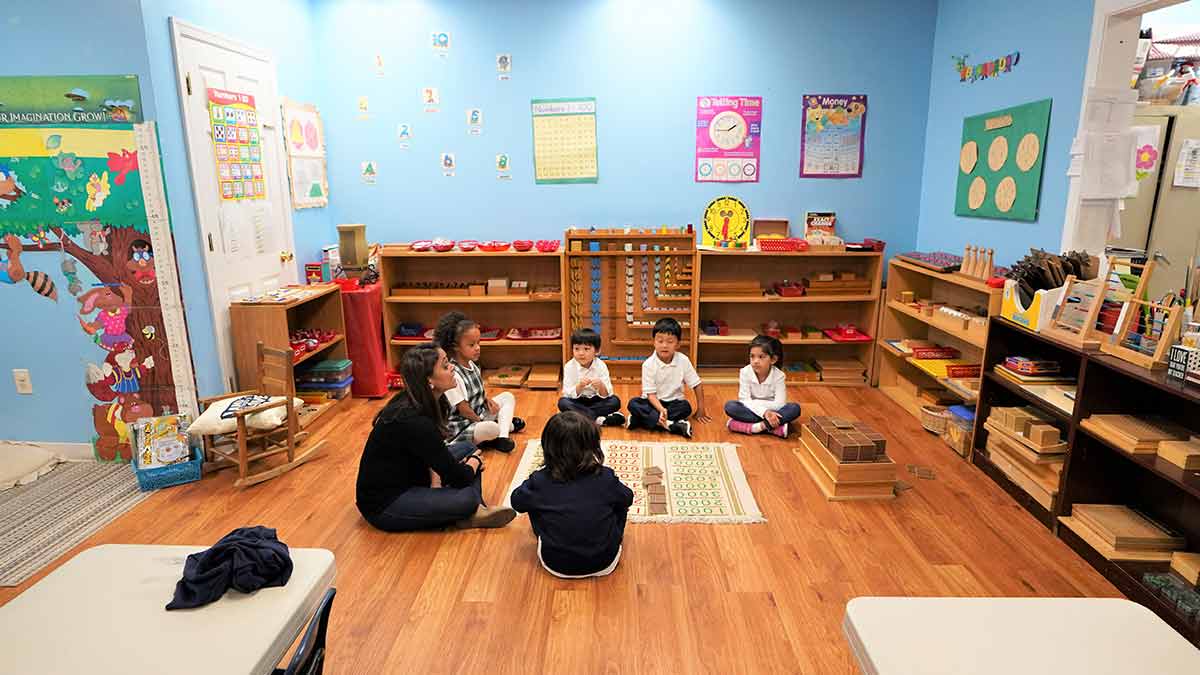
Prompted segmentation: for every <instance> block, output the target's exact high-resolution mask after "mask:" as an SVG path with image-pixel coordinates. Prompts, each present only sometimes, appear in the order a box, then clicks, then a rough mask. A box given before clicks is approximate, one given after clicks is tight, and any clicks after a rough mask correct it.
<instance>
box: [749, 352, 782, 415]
mask: <svg viewBox="0 0 1200 675" xmlns="http://www.w3.org/2000/svg"><path fill="white" fill-rule="evenodd" d="M738 400H739V401H741V402H742V405H744V406H746V407H747V408H749V409H751V410H753V411H754V414H756V415H758V416H759V417H762V415H763V413H765V412H767V411H768V410H778V409H780V408H782V407H783V405H784V404H785V403H787V376H786V375H784V374H783V371H782V370H780V369H778V368H776V367H775V366H771V372H769V373H767V379H766V380H765V381H763V382H759V381H758V375H756V374H755V373H754V368H753V367H752V366H750V365H749V364H747V365H746V366H745V367H743V368H742V369H741V371H739V372H738Z"/></svg>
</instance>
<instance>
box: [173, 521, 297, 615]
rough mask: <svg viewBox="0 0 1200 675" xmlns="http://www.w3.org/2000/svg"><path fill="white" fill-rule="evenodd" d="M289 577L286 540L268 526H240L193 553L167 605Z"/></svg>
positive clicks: (198, 602) (186, 604)
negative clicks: (284, 541) (212, 543)
mask: <svg viewBox="0 0 1200 675" xmlns="http://www.w3.org/2000/svg"><path fill="white" fill-rule="evenodd" d="M291 577H292V556H291V554H290V553H289V552H288V547H287V544H285V543H283V542H282V541H279V539H277V538H276V537H275V530H274V529H272V528H269V527H262V526H257V527H240V528H238V529H236V530H234V531H233V532H230V533H229V534H227V535H225V536H224V537H221V540H220V541H218V542H217V543H216V544H214V545H213V547H212V548H210V549H207V550H204V551H200V552H199V553H193V554H191V555H189V556H188V557H187V562H185V563H184V565H183V578H182V579H180V580H179V583H177V584H175V598H174V599H173V600H171V603H170V604H169V605H167V609H191V608H193V607H201V606H203V605H207V604H208V603H210V602H214V601H216V600H219V599H220V598H221V596H222V595H225V591H227V590H229V589H230V588H233V589H236V590H239V591H241V592H243V593H252V592H254V591H257V590H258V589H260V588H267V587H268V586H283V585H285V584H287V582H288V579H290V578H291Z"/></svg>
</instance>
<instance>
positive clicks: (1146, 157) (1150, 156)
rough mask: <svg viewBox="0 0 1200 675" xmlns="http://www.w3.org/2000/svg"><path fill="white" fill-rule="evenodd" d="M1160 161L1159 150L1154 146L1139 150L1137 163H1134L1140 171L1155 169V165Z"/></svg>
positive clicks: (1143, 147) (1145, 146) (1146, 146)
mask: <svg viewBox="0 0 1200 675" xmlns="http://www.w3.org/2000/svg"><path fill="white" fill-rule="evenodd" d="M1157 161H1158V150H1156V149H1154V146H1153V145H1143V146H1142V147H1140V148H1138V151H1137V161H1136V162H1135V163H1134V166H1136V167H1137V168H1139V169H1153V168H1154V163H1155V162H1157Z"/></svg>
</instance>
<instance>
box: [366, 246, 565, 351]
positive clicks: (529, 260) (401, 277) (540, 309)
mask: <svg viewBox="0 0 1200 675" xmlns="http://www.w3.org/2000/svg"><path fill="white" fill-rule="evenodd" d="M564 260H565V259H564V255H563V253H562V252H561V251H556V252H554V253H541V252H538V251H524V252H521V251H513V250H508V251H501V252H488V251H478V250H476V251H467V252H463V251H458V250H455V251H447V252H445V253H438V252H436V251H424V252H414V251H411V250H407V249H402V248H399V247H397V246H384V247H383V249H382V250H381V252H380V257H379V263H380V270H379V274H380V280H381V283H382V284H383V291H384V297H383V326H382V329H383V341H384V344H385V345H387V360H388V367H389V368H390V369H391V370H398V369H399V365H400V359H401V358H402V357H403V355H404V352H405V351H406V350H408V349H409V348H410V347H412V346H414V345H417V344H420V343H421V341H413V340H394V339H392V336H393V335H395V333H396V329H397V327H398V326H399V325H400V323H402V322H405V321H408V322H419V323H421V324H422V325H424V326H425V327H426V328H433V327H435V326H436V325H437V321H438V318H439V317H441V316H442V315H443V314H445V313H446V312H448V311H451V310H452V309H458V310H460V311H462V312H463V313H464V314H466V315H467V316H469V317H470V318H471V319H473V320H474V321H475V322H476V323H478V324H480V325H481V326H486V327H495V328H500V329H502V330H508V329H509V328H513V327H520V328H551V327H562V328H563V338H561V339H557V340H509V339H503V338H502V339H499V340H491V341H485V342H483V343H482V347H483V349H482V355H481V358H480V367H481V368H484V369H489V368H497V367H500V366H506V365H512V364H535V363H558V364H561V363H562V362H563V361H564V360H565V359H566V356H567V354H568V352H569V349H568V348H567V347H566V344H567V342H568V339H567V338H568V332H569V331H568V329H567V328H566V326H567V323H566V316H565V311H564V304H563V292H562V289H564V288H565V287H566V284H565V282H564V273H563V272H564V268H565V262H564ZM494 277H506V278H508V279H509V281H510V283H511V282H512V281H527V282H529V291H530V293H531V294H522V295H446V294H441V295H393V294H392V293H391V289H392V288H394V287H396V286H397V285H399V284H401V283H412V282H432V281H445V280H447V279H453V280H456V281H464V280H469V281H472V282H479V283H486V282H487V280H488V279H489V278H494ZM538 287H557V288H558V289H559V291H558V292H557V293H549V294H533V291H535V289H536V288H538Z"/></svg>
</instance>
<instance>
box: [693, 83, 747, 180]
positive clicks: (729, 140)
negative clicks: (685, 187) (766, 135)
mask: <svg viewBox="0 0 1200 675" xmlns="http://www.w3.org/2000/svg"><path fill="white" fill-rule="evenodd" d="M761 136H762V97H761V96H699V97H697V98H696V182H698V183H700V182H716V183H757V182H758V167H759V163H758V158H759V151H760V148H761V142H760V139H761Z"/></svg>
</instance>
